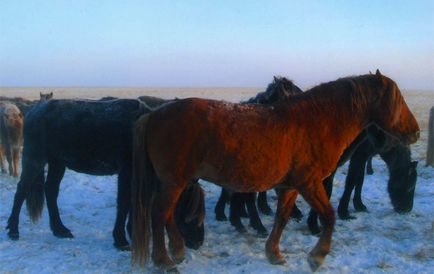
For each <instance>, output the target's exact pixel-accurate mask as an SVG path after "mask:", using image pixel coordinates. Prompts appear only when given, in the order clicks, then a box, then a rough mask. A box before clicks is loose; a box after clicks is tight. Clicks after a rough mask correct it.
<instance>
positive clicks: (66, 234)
mask: <svg viewBox="0 0 434 274" xmlns="http://www.w3.org/2000/svg"><path fill="white" fill-rule="evenodd" d="M53 234H54V236H56V237H58V238H70V239H72V238H74V235H72V233H71V231H69V230H65V231H56V232H53Z"/></svg>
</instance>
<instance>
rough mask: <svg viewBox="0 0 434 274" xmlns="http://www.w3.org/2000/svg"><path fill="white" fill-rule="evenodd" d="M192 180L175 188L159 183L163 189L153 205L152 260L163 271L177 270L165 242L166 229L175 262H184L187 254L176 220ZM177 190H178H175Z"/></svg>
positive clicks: (157, 194) (158, 193) (156, 196)
mask: <svg viewBox="0 0 434 274" xmlns="http://www.w3.org/2000/svg"><path fill="white" fill-rule="evenodd" d="M189 181H190V180H186V181H185V183H181V184H178V185H176V187H174V186H169V185H168V184H162V183H159V184H158V185H160V186H161V188H160V189H159V190H158V192H157V193H156V194H155V197H154V203H153V205H152V260H153V261H154V264H155V265H156V266H158V267H160V268H161V269H162V270H169V271H170V270H175V269H176V264H175V263H174V262H173V260H172V259H171V258H170V257H169V256H168V254H167V249H166V245H165V241H164V228H165V226H166V228H167V234H168V237H169V247H170V251H171V253H172V256H173V258H174V260H175V261H177V262H179V261H182V260H183V258H184V254H185V247H184V240H183V238H182V236H181V233H180V232H179V230H178V228H177V226H176V223H175V218H174V215H173V214H174V211H175V207H176V204H177V202H178V200H179V197H180V195H181V193H182V191H183V190H184V189H185V187H186V186H187V184H188V183H189ZM175 188H176V189H175Z"/></svg>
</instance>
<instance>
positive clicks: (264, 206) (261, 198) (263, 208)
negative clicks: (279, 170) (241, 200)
mask: <svg viewBox="0 0 434 274" xmlns="http://www.w3.org/2000/svg"><path fill="white" fill-rule="evenodd" d="M258 209H259V211H260V212H261V213H262V214H265V215H272V214H273V210H272V209H271V207H270V206H269V205H268V201H267V191H263V192H259V193H258Z"/></svg>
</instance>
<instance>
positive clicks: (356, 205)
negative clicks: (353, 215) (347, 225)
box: [353, 179, 368, 212]
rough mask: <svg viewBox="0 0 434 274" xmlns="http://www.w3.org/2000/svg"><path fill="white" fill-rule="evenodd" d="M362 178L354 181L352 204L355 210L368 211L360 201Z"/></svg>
mask: <svg viewBox="0 0 434 274" xmlns="http://www.w3.org/2000/svg"><path fill="white" fill-rule="evenodd" d="M363 181H364V180H363V179H360V180H359V181H357V182H356V188H355V190H354V197H353V205H354V209H355V210H356V211H363V212H368V209H367V208H366V206H365V205H364V204H363V202H362V187H363Z"/></svg>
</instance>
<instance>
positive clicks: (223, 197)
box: [214, 187, 230, 221]
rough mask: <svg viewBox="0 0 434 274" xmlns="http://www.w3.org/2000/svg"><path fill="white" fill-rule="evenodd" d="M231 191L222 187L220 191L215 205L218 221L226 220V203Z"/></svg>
mask: <svg viewBox="0 0 434 274" xmlns="http://www.w3.org/2000/svg"><path fill="white" fill-rule="evenodd" d="M229 196H230V195H229V192H228V191H227V190H226V189H224V188H223V187H222V192H221V193H220V197H219V199H218V201H217V203H216V205H215V208H214V213H215V218H216V220H217V221H226V220H227V218H226V215H225V207H226V203H227V202H228V201H229Z"/></svg>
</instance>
